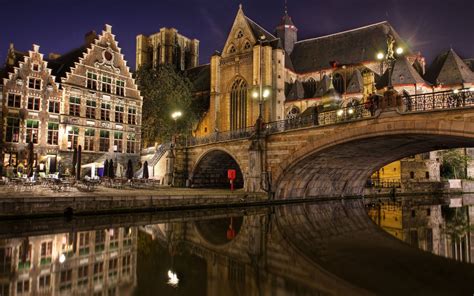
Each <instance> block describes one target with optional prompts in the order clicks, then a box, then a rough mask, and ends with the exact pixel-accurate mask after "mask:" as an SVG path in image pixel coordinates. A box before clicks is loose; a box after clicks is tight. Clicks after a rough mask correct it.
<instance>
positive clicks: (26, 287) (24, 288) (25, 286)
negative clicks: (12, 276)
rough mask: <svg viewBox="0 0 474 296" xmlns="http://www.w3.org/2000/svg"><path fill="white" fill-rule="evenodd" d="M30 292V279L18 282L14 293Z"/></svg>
mask: <svg viewBox="0 0 474 296" xmlns="http://www.w3.org/2000/svg"><path fill="white" fill-rule="evenodd" d="M29 291H30V279H27V280H24V281H20V282H18V283H17V284H16V293H17V294H22V293H28V292H29Z"/></svg>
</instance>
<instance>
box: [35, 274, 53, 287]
mask: <svg viewBox="0 0 474 296" xmlns="http://www.w3.org/2000/svg"><path fill="white" fill-rule="evenodd" d="M50 286H51V275H50V274H46V275H42V276H40V277H39V280H38V287H39V288H40V289H47V288H49V287H50Z"/></svg>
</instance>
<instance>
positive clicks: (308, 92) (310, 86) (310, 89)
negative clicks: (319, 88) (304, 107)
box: [304, 78, 316, 98]
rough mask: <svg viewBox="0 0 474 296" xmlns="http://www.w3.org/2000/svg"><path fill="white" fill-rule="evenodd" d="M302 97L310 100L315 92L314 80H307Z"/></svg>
mask: <svg viewBox="0 0 474 296" xmlns="http://www.w3.org/2000/svg"><path fill="white" fill-rule="evenodd" d="M304 92H305V93H304V97H305V98H312V97H313V96H314V93H315V92H316V80H314V79H313V78H310V79H308V80H307V81H306V82H305V83H304Z"/></svg>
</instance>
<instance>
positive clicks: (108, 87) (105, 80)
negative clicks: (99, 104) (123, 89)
mask: <svg viewBox="0 0 474 296" xmlns="http://www.w3.org/2000/svg"><path fill="white" fill-rule="evenodd" d="M102 91H103V92H106V93H109V94H110V93H111V92H112V78H110V77H108V76H105V75H103V76H102Z"/></svg>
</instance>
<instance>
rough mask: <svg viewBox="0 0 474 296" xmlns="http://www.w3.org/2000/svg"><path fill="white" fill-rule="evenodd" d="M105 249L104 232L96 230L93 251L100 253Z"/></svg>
mask: <svg viewBox="0 0 474 296" xmlns="http://www.w3.org/2000/svg"><path fill="white" fill-rule="evenodd" d="M104 249H105V231H104V230H97V231H96V232H95V251H96V253H97V252H101V251H103V250H104Z"/></svg>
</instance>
